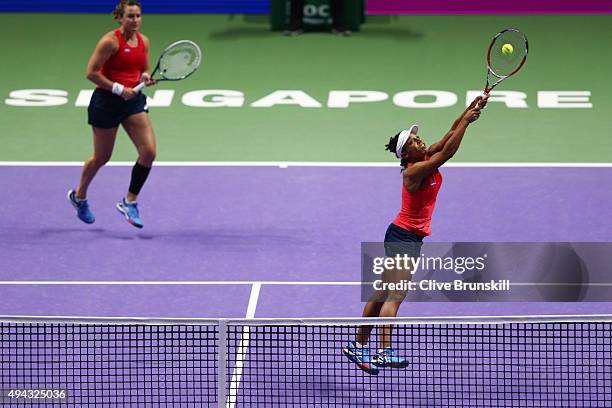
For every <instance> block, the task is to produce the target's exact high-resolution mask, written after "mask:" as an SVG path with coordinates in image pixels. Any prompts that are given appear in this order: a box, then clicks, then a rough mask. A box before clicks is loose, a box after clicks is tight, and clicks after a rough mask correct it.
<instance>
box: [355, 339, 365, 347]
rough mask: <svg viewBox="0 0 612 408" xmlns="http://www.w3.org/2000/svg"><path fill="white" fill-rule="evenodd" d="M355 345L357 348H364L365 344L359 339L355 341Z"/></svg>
mask: <svg viewBox="0 0 612 408" xmlns="http://www.w3.org/2000/svg"><path fill="white" fill-rule="evenodd" d="M355 347H357V348H364V347H365V346H364V345H363V344H361V343H359V342H358V341H356V342H355Z"/></svg>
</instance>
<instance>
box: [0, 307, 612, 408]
mask: <svg viewBox="0 0 612 408" xmlns="http://www.w3.org/2000/svg"><path fill="white" fill-rule="evenodd" d="M0 321H1V323H0V329H1V330H0V334H1V342H0V358H1V359H0V362H1V367H0V374H1V375H0V378H1V380H0V389H1V390H2V395H1V396H0V405H1V406H19V405H31V406H32V405H36V406H66V407H87V406H122V407H126V406H139V407H143V406H146V407H172V406H177V407H178V406H180V407H226V408H227V407H307V406H308V407H359V406H364V407H405V406H417V407H425V406H427V407H432V406H434V407H468V406H469V407H493V406H495V407H560V406H562V407H569V406H572V407H610V406H612V316H608V315H606V316H601V315H600V316H560V317H559V316H539V317H530V316H515V317H493V318H492V317H473V318H471V317H470V318H468V317H461V318H397V319H390V320H381V319H374V320H373V319H300V320H298V319H282V320H278V319H264V320H254V319H248V320H247V319H236V320H225V319H220V320H159V319H158V320H153V319H144V320H139V319H128V320H125V319H123V320H117V319H86V320H83V319H78V320H73V319H57V318H55V319H54V318H46V319H40V318H37V319H33V318H15V317H12V318H0ZM390 323H393V324H394V330H393V337H392V339H393V341H392V346H393V347H394V348H395V350H396V352H397V353H398V354H399V355H401V356H405V357H406V358H407V359H408V360H409V363H410V364H409V365H408V367H407V368H390V367H383V368H380V371H379V373H378V375H371V374H368V373H366V372H364V371H362V370H360V369H359V368H358V367H357V366H356V365H355V364H354V363H352V362H351V361H349V360H348V358H347V357H345V356H344V355H343V353H342V349H343V348H344V347H345V346H346V345H347V343H348V342H349V341H353V340H354V338H355V333H356V330H357V328H358V327H359V326H374V330H373V332H372V336H371V342H370V343H369V345H368V348H369V349H370V350H372V353H375V352H376V350H377V349H378V348H379V347H380V344H379V338H378V337H379V336H378V335H379V332H380V328H381V326H382V325H385V324H390Z"/></svg>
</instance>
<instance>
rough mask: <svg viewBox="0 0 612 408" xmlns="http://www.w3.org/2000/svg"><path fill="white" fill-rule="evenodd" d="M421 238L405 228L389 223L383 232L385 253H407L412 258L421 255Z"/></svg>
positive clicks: (389, 254)
mask: <svg viewBox="0 0 612 408" xmlns="http://www.w3.org/2000/svg"><path fill="white" fill-rule="evenodd" d="M423 238H424V237H422V236H420V235H417V234H415V233H414V232H410V231H408V230H407V229H404V228H402V227H398V226H397V225H395V224H393V223H391V224H389V227H388V228H387V232H386V233H385V255H386V256H390V257H393V256H395V255H404V254H406V255H408V256H410V257H413V258H418V257H419V256H421V247H422V246H423Z"/></svg>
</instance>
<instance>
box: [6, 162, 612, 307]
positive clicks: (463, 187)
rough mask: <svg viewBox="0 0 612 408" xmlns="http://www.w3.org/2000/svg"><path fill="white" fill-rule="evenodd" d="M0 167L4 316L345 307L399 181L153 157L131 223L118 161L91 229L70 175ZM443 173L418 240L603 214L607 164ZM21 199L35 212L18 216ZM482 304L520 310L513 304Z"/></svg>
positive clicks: (540, 235) (583, 229) (517, 233)
mask: <svg viewBox="0 0 612 408" xmlns="http://www.w3.org/2000/svg"><path fill="white" fill-rule="evenodd" d="M0 172H1V176H0V184H1V185H0V188H2V190H3V191H7V192H9V191H13V192H14V191H19V189H22V188H27V189H28V191H29V195H28V196H27V197H26V196H25V195H14V196H13V198H12V199H11V200H8V201H7V202H6V203H5V206H4V209H3V213H2V218H1V219H0V224H1V231H2V232H1V235H0V240H1V243H2V248H1V250H0V273H1V274H2V275H1V276H0V281H2V284H3V297H2V303H3V304H2V307H3V310H4V313H5V314H7V315H8V314H11V315H41V316H49V315H57V316H107V317H112V316H115V317H116V316H157V317H201V316H208V317H210V316H223V317H244V316H245V314H246V310H247V306H248V302H249V297H250V295H251V292H252V290H251V286H252V285H251V283H255V282H259V283H261V284H262V285H261V290H260V293H259V296H258V299H257V302H256V312H255V314H254V315H253V316H250V317H317V316H319V317H334V316H358V315H359V313H360V307H361V304H360V302H359V288H358V286H353V285H358V283H359V281H360V277H361V276H360V262H361V260H360V256H359V253H360V244H361V242H363V241H370V242H380V241H382V238H383V234H384V230H385V229H386V226H387V225H388V223H389V222H390V220H392V219H393V217H394V216H395V214H396V211H397V210H398V208H396V203H397V197H398V196H399V195H400V187H401V185H400V175H399V171H398V169H395V168H385V167H369V168H362V167H292V166H290V167H288V168H279V167H272V166H271V167H214V166H202V167H183V166H181V167H172V166H168V167H166V166H160V167H157V168H155V173H154V177H152V179H151V184H150V186H147V190H145V191H144V195H143V198H142V203H141V207H142V212H143V217H144V220H145V222H146V225H145V228H144V229H143V230H136V229H134V228H132V227H131V226H130V225H128V224H127V223H125V221H124V220H123V219H122V217H121V215H120V214H119V213H117V211H116V210H115V208H114V204H115V201H116V200H117V199H118V198H119V197H121V194H122V193H123V191H122V189H121V188H120V187H118V186H122V183H124V182H125V179H126V177H127V173H128V172H129V168H127V167H109V168H106V169H104V170H103V171H102V172H101V174H100V175H99V178H98V179H97V180H96V184H95V185H94V188H92V191H91V198H90V201H91V203H92V206H93V209H94V211H95V212H96V215H97V221H96V223H95V224H93V225H91V226H88V225H85V224H82V223H81V222H80V221H79V220H78V219H77V218H76V217H75V216H74V212H73V210H72V208H71V207H70V205H69V203H68V201H67V200H66V199H65V197H64V196H65V190H68V188H70V187H71V186H72V184H71V183H73V182H74V180H76V178H77V177H78V168H76V167H60V166H51V167H42V166H40V167H36V166H33V167H28V166H16V167H11V166H3V167H0ZM247 173H248V177H247V176H245V175H246V174H247ZM443 174H444V182H443V183H444V188H443V189H442V190H441V192H440V196H441V197H440V200H439V201H438V205H437V208H436V216H435V217H434V222H433V225H432V229H433V231H434V233H433V235H432V240H436V241H441V242H453V241H491V242H519V241H520V242H539V241H542V242H557V241H560V242H564V241H572V242H604V241H606V239H607V237H608V236H609V230H608V225H607V223H605V222H602V220H607V219H612V209H611V208H610V207H609V206H608V205H607V203H609V202H610V201H611V200H612V192H610V191H609V189H603V188H600V186H602V185H608V184H609V183H612V168H607V167H604V168H575V167H571V168H570V167H568V168H538V167H531V168H503V167H502V168H499V167H498V168H495V167H485V168H468V167H466V168H458V167H449V168H446V169H445V170H444V171H443ZM34 180H36V181H37V182H36V183H34V182H33V181H34ZM177 180H181V182H180V183H177V182H176V181H177ZM534 180H537V183H534ZM568 186H572V187H571V188H568ZM32 205H40V206H44V208H45V211H39V212H26V211H25V209H27V208H28V207H30V206H32ZM25 213H27V214H28V218H27V219H24V217H25ZM292 283H294V284H292ZM292 298H293V299H295V298H299V299H300V302H299V303H296V302H291V301H290V299H292ZM160 299H164V300H163V302H161V301H159V300H160ZM292 304H295V306H292ZM279 305H282V308H279ZM491 307H492V309H489V310H488V312H491V313H493V312H496V313H497V311H498V312H499V313H503V314H515V313H513V311H520V312H522V313H523V312H524V313H529V307H528V306H526V305H525V304H510V305H509V306H504V305H495V304H493V305H492V306H491ZM545 307H546V310H542V305H536V306H535V307H534V310H533V312H537V313H539V314H542V313H552V314H554V313H563V312H565V311H567V310H571V311H574V312H580V313H588V312H591V313H606V312H607V311H608V310H609V308H608V307H609V305H607V304H599V303H592V304H589V303H586V304H580V303H578V304H571V305H566V304H555V303H550V304H547V305H546V306H545ZM462 310H464V311H465V313H467V314H474V313H477V314H482V309H481V308H480V306H478V307H474V306H470V305H469V304H464V305H462V304H454V305H453V312H452V313H453V314H454V313H457V311H462ZM478 310H480V311H478ZM402 313H403V314H404V315H406V316H413V315H415V314H416V315H423V314H425V315H431V314H439V315H447V314H448V305H444V304H442V305H437V306H432V305H428V304H419V305H418V308H414V307H410V306H409V305H405V306H404V307H403V309H402Z"/></svg>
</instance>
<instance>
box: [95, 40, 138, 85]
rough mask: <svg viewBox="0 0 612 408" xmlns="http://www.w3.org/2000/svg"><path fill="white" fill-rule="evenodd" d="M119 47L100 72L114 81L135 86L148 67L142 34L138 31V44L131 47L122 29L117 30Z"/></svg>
mask: <svg viewBox="0 0 612 408" xmlns="http://www.w3.org/2000/svg"><path fill="white" fill-rule="evenodd" d="M115 35H116V36H117V39H118V40H119V49H118V50H117V52H116V53H115V54H113V55H112V56H111V57H110V58H109V59H108V60H106V62H105V63H104V65H103V66H102V69H101V70H100V73H101V74H102V75H104V76H105V77H107V78H108V79H110V80H111V81H112V82H118V83H120V84H121V85H123V86H125V87H128V88H133V87H135V86H136V85H138V83H139V82H140V75H141V74H142V72H143V71H144V70H145V68H146V67H147V52H146V49H145V43H144V40H143V39H142V35H140V33H139V32H138V31H137V32H136V38H138V45H136V46H135V47H131V46H130V45H129V44H128V43H127V41H125V39H124V38H123V35H122V34H121V30H120V29H116V30H115Z"/></svg>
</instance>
